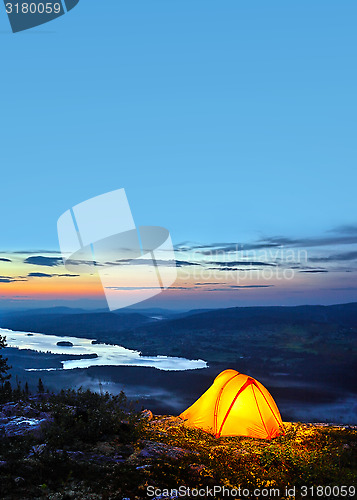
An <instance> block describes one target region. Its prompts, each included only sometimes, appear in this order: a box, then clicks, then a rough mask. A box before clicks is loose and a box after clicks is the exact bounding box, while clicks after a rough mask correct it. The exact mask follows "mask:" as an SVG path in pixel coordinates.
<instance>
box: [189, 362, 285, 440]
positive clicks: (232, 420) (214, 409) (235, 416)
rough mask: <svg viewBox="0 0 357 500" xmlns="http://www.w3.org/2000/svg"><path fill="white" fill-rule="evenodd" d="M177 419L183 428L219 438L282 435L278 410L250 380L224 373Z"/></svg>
mask: <svg viewBox="0 0 357 500" xmlns="http://www.w3.org/2000/svg"><path fill="white" fill-rule="evenodd" d="M180 417H181V418H182V419H183V420H185V423H186V425H189V426H192V427H197V428H200V429H203V430H205V431H207V432H211V433H213V434H214V435H215V436H216V437H217V438H218V437H220V436H249V437H254V438H260V439H272V438H274V437H277V436H279V435H280V434H284V427H283V422H282V420H281V416H280V413H279V410H278V407H277V405H276V403H275V401H274V399H273V398H272V396H271V395H270V393H269V392H268V390H267V389H266V388H265V387H264V386H263V385H262V384H261V383H260V382H258V381H257V380H255V379H254V378H253V377H249V376H248V375H243V374H242V373H239V372H237V371H235V370H225V371H223V372H222V373H220V374H219V375H218V376H217V377H216V378H215V380H214V382H213V384H212V385H211V387H210V388H209V389H208V390H207V391H206V392H205V393H204V394H203V395H202V396H201V397H200V398H199V399H198V400H197V401H196V402H195V403H194V404H193V405H192V406H190V407H189V408H188V409H187V410H185V411H184V412H183V413H181V415H180Z"/></svg>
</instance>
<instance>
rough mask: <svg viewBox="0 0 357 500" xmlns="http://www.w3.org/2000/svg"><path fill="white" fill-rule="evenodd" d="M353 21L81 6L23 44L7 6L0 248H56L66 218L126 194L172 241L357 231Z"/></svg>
mask: <svg viewBox="0 0 357 500" xmlns="http://www.w3.org/2000/svg"><path fill="white" fill-rule="evenodd" d="M356 14H357V4H356V2H353V1H345V2H342V3H337V2H335V1H315V2H307V1H300V2H296V3H292V2H286V1H271V2H263V1H260V2H248V1H241V2H238V1H236V0H234V1H231V0H226V1H225V2H219V3H218V2H217V1H211V0H204V1H203V0H195V1H194V2H193V1H188V0H183V1H182V0H180V1H170V2H168V1H165V0H161V1H155V0H153V1H151V2H148V1H147V0H145V1H143V0H138V1H135V2H133V1H130V2H129V1H127V2H124V1H118V0H106V2H98V1H94V0H81V1H80V3H79V4H78V6H77V7H76V8H74V9H73V10H72V11H71V12H70V13H68V14H66V15H65V16H63V17H62V18H60V19H57V20H55V21H52V22H51V23H48V24H46V25H43V26H41V27H38V28H36V29H33V30H29V31H27V32H22V33H18V34H12V33H11V31H10V27H9V23H8V19H7V17H6V15H5V10H4V9H2V13H1V17H0V37H1V38H0V39H1V41H2V53H1V62H2V79H1V84H0V85H1V89H2V102H1V114H0V123H1V139H0V141H1V148H0V165H1V202H2V213H3V217H2V220H1V241H0V249H1V250H4V251H5V250H6V251H14V250H19V249H21V250H31V249H48V250H53V249H58V241H57V230H56V221H57V218H58V217H59V215H61V213H63V212H64V211H66V210H67V209H68V208H69V207H71V206H73V205H75V204H77V203H79V202H81V201H83V200H85V199H88V198H90V197H92V196H95V195H98V194H101V193H104V192H107V191H111V190H113V189H117V188H121V187H124V188H125V189H126V192H127V195H128V198H129V201H130V205H131V209H132V212H133V214H134V218H135V221H136V223H137V224H142V225H146V224H148V225H161V226H164V227H167V228H168V229H169V230H170V232H171V235H172V238H173V241H174V243H175V244H179V243H180V242H183V241H190V242H200V243H202V244H203V243H212V242H237V243H242V242H246V241H256V240H258V239H259V238H273V237H286V238H314V237H318V238H322V237H326V236H328V235H329V234H330V233H329V231H331V230H332V229H334V228H336V227H340V226H354V227H355V226H356V187H355V186H356V180H357V173H356V172H357V171H356V157H357V154H356V136H357V130H356V128H357V126H356V114H357V113H356V111H357V110H356V107H357V97H356V94H357V93H356V83H357V82H356V80H357V78H356V77H357V69H356V68H357V65H356V52H357V31H356V26H355V20H356ZM349 251H351V248H349ZM334 253H335V254H338V253H339V250H338V251H337V250H336V251H334Z"/></svg>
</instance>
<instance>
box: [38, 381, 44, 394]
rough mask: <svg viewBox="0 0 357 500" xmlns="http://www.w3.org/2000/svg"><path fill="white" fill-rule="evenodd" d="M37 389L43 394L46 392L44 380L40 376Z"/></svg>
mask: <svg viewBox="0 0 357 500" xmlns="http://www.w3.org/2000/svg"><path fill="white" fill-rule="evenodd" d="M37 390H38V392H39V393H41V394H42V393H43V392H45V387H44V385H43V382H42V380H41V379H40V378H39V379H38V385H37Z"/></svg>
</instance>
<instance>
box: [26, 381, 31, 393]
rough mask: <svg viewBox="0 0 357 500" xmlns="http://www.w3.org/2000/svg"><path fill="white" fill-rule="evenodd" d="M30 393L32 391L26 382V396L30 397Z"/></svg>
mask: <svg viewBox="0 0 357 500" xmlns="http://www.w3.org/2000/svg"><path fill="white" fill-rule="evenodd" d="M29 393H30V390H29V385H28V383H27V382H26V384H25V396H28V395H29Z"/></svg>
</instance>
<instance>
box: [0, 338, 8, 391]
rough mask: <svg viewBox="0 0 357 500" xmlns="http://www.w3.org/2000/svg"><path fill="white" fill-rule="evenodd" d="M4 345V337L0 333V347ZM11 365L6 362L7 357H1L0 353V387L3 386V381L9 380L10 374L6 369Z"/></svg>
mask: <svg viewBox="0 0 357 500" xmlns="http://www.w3.org/2000/svg"><path fill="white" fill-rule="evenodd" d="M4 347H6V337H2V336H1V335H0V349H3V348H4ZM10 368H11V366H9V365H8V364H7V358H3V357H2V356H1V354H0V387H1V388H2V387H3V386H4V383H5V382H6V381H7V380H9V378H10V377H11V375H10V374H8V371H9V370H10Z"/></svg>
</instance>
